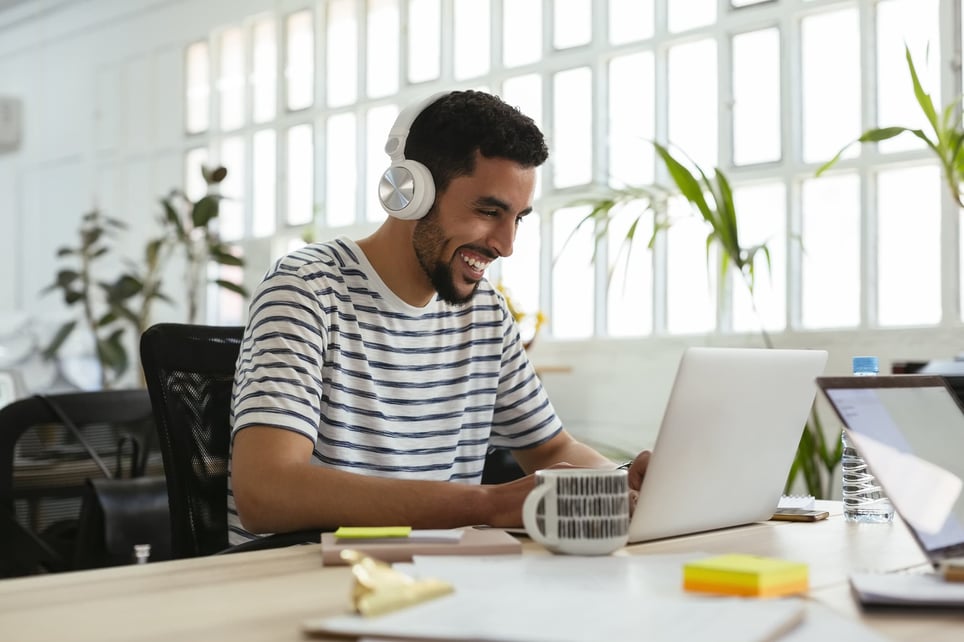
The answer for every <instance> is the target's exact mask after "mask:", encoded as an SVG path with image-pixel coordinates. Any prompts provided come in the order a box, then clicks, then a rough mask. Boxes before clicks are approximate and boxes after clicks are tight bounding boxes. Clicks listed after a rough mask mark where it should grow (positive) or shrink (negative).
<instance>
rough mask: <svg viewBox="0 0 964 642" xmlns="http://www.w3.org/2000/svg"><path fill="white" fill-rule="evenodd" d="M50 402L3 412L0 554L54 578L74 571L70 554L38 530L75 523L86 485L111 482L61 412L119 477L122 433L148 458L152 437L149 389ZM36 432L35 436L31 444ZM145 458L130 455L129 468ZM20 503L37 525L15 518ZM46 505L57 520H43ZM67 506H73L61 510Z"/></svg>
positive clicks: (30, 400) (31, 400)
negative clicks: (95, 480) (54, 573)
mask: <svg viewBox="0 0 964 642" xmlns="http://www.w3.org/2000/svg"><path fill="white" fill-rule="evenodd" d="M48 399H49V400H50V401H51V402H53V404H51V403H48V402H46V401H45V400H44V399H43V398H41V397H38V396H33V397H25V398H23V399H19V400H17V401H14V402H13V403H10V404H8V405H6V406H4V407H3V408H0V513H2V515H0V522H2V524H0V531H2V533H0V534H2V535H3V537H2V538H0V539H2V541H4V543H5V546H4V550H2V551H0V553H3V554H7V553H13V555H15V556H19V559H15V560H14V561H15V562H16V563H17V564H16V566H18V567H19V568H20V570H21V571H22V572H32V570H33V569H34V567H35V566H36V565H39V566H42V567H44V568H45V569H46V570H48V571H57V570H68V569H69V567H70V561H69V559H67V557H68V553H69V552H68V551H64V550H60V551H57V550H55V549H56V547H54V548H50V547H49V546H47V544H49V541H45V540H44V538H43V537H42V536H41V534H40V533H39V532H38V531H40V530H43V527H44V526H49V524H45V523H44V522H46V521H59V520H60V519H64V520H65V521H71V522H73V521H74V520H75V518H76V517H77V513H78V512H79V504H80V497H81V495H82V494H83V491H84V487H85V482H86V480H87V479H88V478H91V477H93V478H96V477H103V476H105V473H104V472H102V471H101V469H100V468H99V467H98V466H97V465H96V464H95V462H94V461H93V460H92V459H91V458H90V456H89V455H88V453H87V451H86V449H85V448H83V447H82V444H80V443H78V440H77V438H76V437H75V436H74V435H73V434H72V433H70V432H69V431H68V430H67V429H66V428H64V426H63V421H62V420H61V417H60V416H58V410H55V407H56V408H57V409H59V411H60V412H62V413H63V415H64V416H66V418H67V419H69V420H70V421H71V422H72V423H73V424H74V425H75V426H76V427H77V428H78V429H79V430H80V434H81V435H82V436H83V440H84V441H88V442H89V444H90V445H91V446H92V447H93V449H94V451H95V453H97V454H98V456H99V457H101V458H102V459H103V463H104V464H106V466H107V468H108V472H109V473H110V474H111V475H116V474H118V472H120V471H118V470H117V466H118V462H120V461H121V460H120V459H118V457H119V455H118V453H117V451H118V449H119V448H120V444H121V443H122V440H123V441H124V442H126V441H127V439H126V437H124V436H123V435H124V433H128V432H129V433H131V434H133V435H136V436H137V437H139V439H140V445H141V448H142V449H143V451H145V452H144V454H145V455H146V449H147V442H148V441H149V440H150V438H151V432H152V430H151V428H152V423H153V421H152V412H151V401H150V398H149V397H148V393H147V391H146V390H105V391H95V392H75V393H65V394H54V395H48ZM31 429H36V430H34V431H32V433H31V434H30V436H29V438H28V436H27V432H28V431H30V430H31ZM22 438H23V442H22V443H21V444H20V447H19V448H18V442H21V439H22ZM123 454H124V455H125V456H127V455H126V453H123ZM140 455H141V453H135V452H134V451H133V450H132V451H131V454H130V458H131V459H132V461H131V462H130V466H131V467H140V466H142V465H143V462H135V461H133V459H134V458H136V459H143V458H142V457H141V456H140ZM145 461H146V460H145ZM129 470H130V469H129ZM129 470H128V472H129ZM125 474H127V473H126V472H125ZM18 502H24V503H26V504H27V505H28V512H29V513H31V516H32V517H33V518H34V519H33V520H32V521H34V522H36V523H34V524H23V523H21V522H22V521H23V520H18V519H17V516H16V513H17V510H16V505H17V503H18ZM44 502H49V503H51V505H52V506H53V507H54V508H51V512H52V513H54V514H56V515H57V517H56V518H51V519H50V520H47V519H44V520H42V521H40V520H38V519H37V515H38V512H41V511H43V509H42V508H41V509H38V508H37V507H38V506H39V505H41V504H42V503H44ZM65 502H66V503H67V504H69V506H65V507H63V506H62V507H61V508H62V510H56V507H57V506H58V505H60V504H64V503H65ZM21 512H23V511H21ZM60 513H64V514H63V515H61V514H60ZM68 513H69V514H68Z"/></svg>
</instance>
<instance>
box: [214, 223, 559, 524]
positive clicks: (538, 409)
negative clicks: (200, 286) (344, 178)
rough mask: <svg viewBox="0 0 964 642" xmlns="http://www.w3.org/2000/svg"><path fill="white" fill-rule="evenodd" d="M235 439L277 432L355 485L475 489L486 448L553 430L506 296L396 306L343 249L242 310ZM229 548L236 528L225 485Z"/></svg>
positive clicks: (333, 246)
mask: <svg viewBox="0 0 964 642" xmlns="http://www.w3.org/2000/svg"><path fill="white" fill-rule="evenodd" d="M232 406H233V407H232V425H233V433H232V435H233V434H237V432H238V431H239V430H243V429H244V428H246V427H248V426H274V427H277V428H280V429H284V430H293V431H295V432H298V433H301V434H303V435H305V436H306V437H307V438H309V439H311V440H312V442H313V443H314V451H313V453H312V461H313V463H314V464H315V465H319V466H329V467H332V468H338V469H341V470H346V471H350V472H354V473H359V474H362V475H374V476H380V477H394V478H399V479H428V480H442V481H457V482H464V483H479V482H480V481H481V478H482V467H483V464H484V462H485V455H486V452H487V449H488V447H489V446H490V445H491V446H502V447H507V448H527V447H531V446H535V445H538V444H540V443H542V442H544V441H546V440H547V439H549V438H551V437H552V436H553V435H555V434H556V433H557V432H558V431H559V430H561V422H560V421H559V419H558V417H557V416H556V413H555V410H554V409H553V407H552V405H551V403H550V402H549V399H548V397H547V396H546V393H545V390H544V389H543V387H542V385H541V383H540V382H539V379H538V377H536V374H535V371H534V369H533V368H532V365H531V364H530V363H529V360H528V359H527V358H526V354H525V351H524V350H523V348H522V343H521V341H520V339H519V332H518V329H517V327H516V325H515V323H514V321H513V319H512V315H511V314H509V311H508V309H507V308H506V305H505V301H504V299H503V298H502V296H501V295H500V294H499V293H498V292H497V291H496V290H494V289H493V287H492V286H491V284H489V283H488V281H485V280H483V281H482V282H481V284H480V285H479V288H478V290H477V291H476V294H475V296H474V297H473V298H472V299H471V301H470V302H469V303H467V304H465V305H460V306H458V305H451V304H448V303H445V302H444V301H441V300H438V299H434V300H432V301H431V302H430V303H429V304H428V305H426V306H425V307H422V308H417V307H413V306H411V305H409V304H407V303H405V302H404V301H402V300H401V299H400V298H399V297H398V296H396V295H395V294H394V293H393V292H392V291H391V290H390V289H389V288H388V287H387V286H386V285H385V284H384V283H383V282H382V280H381V278H380V277H379V276H378V274H377V273H376V272H375V270H374V268H372V266H371V264H370V263H369V262H368V259H367V258H366V257H365V255H364V253H363V252H362V251H361V249H360V248H359V247H358V246H357V245H356V244H355V243H354V242H352V241H350V240H348V239H345V238H339V239H337V240H335V241H330V242H327V243H317V244H313V245H309V246H307V247H305V248H302V249H300V250H298V251H296V252H293V253H292V254H290V255H288V256H286V257H284V258H282V259H281V260H280V261H278V262H277V263H276V264H275V266H274V267H273V269H272V270H271V271H270V272H269V273H268V275H267V276H266V277H265V279H264V281H263V282H262V283H261V285H260V286H259V288H258V290H257V291H256V292H255V293H254V296H253V297H252V300H251V307H250V314H249V319H248V325H247V329H246V330H245V336H244V341H243V343H242V346H241V354H240V357H239V359H238V367H237V373H236V375H235V381H234V394H233V402H232ZM228 475H229V477H228V528H229V531H230V532H229V539H230V540H231V542H232V543H238V542H242V541H245V540H247V539H251V538H252V537H254V535H252V534H251V533H248V532H247V531H245V530H244V529H243V528H242V527H241V523H240V520H239V518H238V513H237V510H236V508H235V505H234V496H233V495H232V493H231V490H230V488H231V486H230V470H229V473H228Z"/></svg>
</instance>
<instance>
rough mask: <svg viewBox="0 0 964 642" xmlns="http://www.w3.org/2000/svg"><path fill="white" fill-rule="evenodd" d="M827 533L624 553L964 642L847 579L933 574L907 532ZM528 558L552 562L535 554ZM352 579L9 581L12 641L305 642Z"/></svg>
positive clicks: (885, 628)
mask: <svg viewBox="0 0 964 642" xmlns="http://www.w3.org/2000/svg"><path fill="white" fill-rule="evenodd" d="M831 507H832V509H833V512H834V514H833V515H832V516H831V518H830V519H828V520H826V521H823V522H817V523H812V524H811V523H791V522H767V523H763V524H752V525H749V526H745V527H740V528H735V529H727V530H723V531H717V532H713V533H703V534H697V535H692V536H688V537H681V538H675V539H671V540H663V541H659V542H651V543H648V544H639V545H636V546H630V547H628V548H626V549H625V550H623V551H620V552H619V553H617V554H618V555H646V554H650V553H657V554H658V553H681V552H694V551H699V552H705V553H730V552H743V553H754V554H759V555H772V556H776V557H783V558H787V559H795V560H799V561H803V562H807V563H808V564H809V565H810V575H811V591H810V595H809V599H811V600H813V601H816V602H819V603H822V604H825V605H828V606H830V607H831V608H832V609H834V610H835V611H837V612H839V613H842V614H844V615H846V616H847V617H852V618H857V619H859V620H861V621H862V622H864V623H865V624H866V625H868V626H870V627H871V628H873V629H875V630H876V631H878V632H879V633H881V634H883V635H884V636H887V637H890V638H892V639H895V640H922V639H927V640H932V641H943V640H946V641H948V642H949V641H950V640H955V641H957V640H961V639H962V638H964V612H960V613H940V614H934V613H933V612H927V613H923V612H919V613H914V612H910V611H903V612H885V613H877V612H874V613H863V612H861V611H860V610H859V607H858V606H856V605H855V604H854V601H853V599H852V597H851V595H850V590H849V588H848V585H847V575H848V573H850V572H851V571H854V570H862V569H878V570H888V571H889V570H900V569H914V568H923V567H924V566H925V560H924V557H923V556H922V555H921V553H920V551H919V550H918V548H917V546H916V545H915V544H914V541H913V539H912V538H911V536H910V535H909V534H908V533H907V531H906V529H905V528H904V527H903V525H902V524H900V523H895V524H890V525H877V524H848V523H846V522H844V521H843V518H842V517H841V516H840V507H839V503H833V504H832V506H831ZM524 548H525V554H527V555H544V554H546V553H545V552H544V551H543V550H542V549H541V548H540V547H538V546H537V545H535V544H532V543H527V544H526V545H525V547H524ZM350 583H351V575H350V573H349V571H348V569H347V568H346V567H335V568H324V567H322V565H321V553H320V551H319V545H317V544H314V545H307V546H298V547H294V548H287V549H279V550H270V551H258V552H251V553H240V554H235V555H225V556H215V557H207V558H200V559H194V560H179V561H173V562H157V563H154V564H147V565H144V566H126V567H119V568H112V569H103V570H97V571H82V572H76V573H63V574H59V575H49V576H41V577H31V578H20V579H12V580H2V581H0V637H2V638H3V639H5V640H18V641H21V642H23V641H28V640H119V641H120V640H124V641H130V640H157V641H158V642H161V641H163V642H170V641H171V640H204V641H205V642H209V641H213V640H229V641H231V642H243V641H244V640H258V641H260V640H304V639H306V637H305V636H304V635H303V634H302V632H301V630H300V623H301V622H302V620H305V619H308V618H313V617H319V616H324V615H333V614H336V613H341V612H345V611H347V610H348V609H349V600H348V590H349V586H350Z"/></svg>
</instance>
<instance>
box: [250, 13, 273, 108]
mask: <svg viewBox="0 0 964 642" xmlns="http://www.w3.org/2000/svg"><path fill="white" fill-rule="evenodd" d="M252 38H253V41H254V42H253V44H252V49H253V50H252V52H251V54H252V65H253V70H252V72H251V88H252V100H251V117H252V119H253V120H254V122H256V123H263V122H266V121H269V120H271V119H272V118H274V117H275V113H276V112H277V101H278V99H277V91H278V74H277V68H278V43H277V39H276V36H275V22H274V20H259V21H258V22H257V23H255V25H254V33H253V36H252Z"/></svg>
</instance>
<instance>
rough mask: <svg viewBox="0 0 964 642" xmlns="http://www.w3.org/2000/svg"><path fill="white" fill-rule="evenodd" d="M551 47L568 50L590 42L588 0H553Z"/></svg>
mask: <svg viewBox="0 0 964 642" xmlns="http://www.w3.org/2000/svg"><path fill="white" fill-rule="evenodd" d="M552 17H553V20H552V29H553V31H552V45H553V46H554V47H555V48H556V49H568V48H570V47H578V46H579V45H585V44H588V43H589V42H590V41H592V3H591V2H590V0H555V2H553V12H552Z"/></svg>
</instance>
